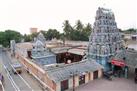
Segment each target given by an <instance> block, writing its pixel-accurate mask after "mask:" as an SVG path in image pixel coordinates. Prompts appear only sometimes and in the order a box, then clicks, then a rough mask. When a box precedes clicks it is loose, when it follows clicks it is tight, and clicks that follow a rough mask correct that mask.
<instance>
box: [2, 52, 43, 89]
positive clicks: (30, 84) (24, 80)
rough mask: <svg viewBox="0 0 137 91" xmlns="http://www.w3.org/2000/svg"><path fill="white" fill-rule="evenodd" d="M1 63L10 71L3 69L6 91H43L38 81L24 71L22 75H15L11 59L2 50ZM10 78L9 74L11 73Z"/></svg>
mask: <svg viewBox="0 0 137 91" xmlns="http://www.w3.org/2000/svg"><path fill="white" fill-rule="evenodd" d="M0 62H1V64H2V63H3V64H4V65H5V67H6V69H7V70H8V71H7V72H6V70H5V69H4V67H2V69H3V71H2V74H3V75H4V77H5V91H42V89H41V87H40V84H39V83H38V82H37V81H36V79H35V78H34V77H33V76H32V75H30V74H28V73H27V72H26V71H25V70H24V69H23V72H22V74H21V75H20V76H19V75H15V74H13V73H12V71H11V70H12V67H11V58H10V57H9V56H8V54H7V53H6V52H2V51H1V49H0ZM9 71H10V74H9V76H7V74H8V73H9Z"/></svg>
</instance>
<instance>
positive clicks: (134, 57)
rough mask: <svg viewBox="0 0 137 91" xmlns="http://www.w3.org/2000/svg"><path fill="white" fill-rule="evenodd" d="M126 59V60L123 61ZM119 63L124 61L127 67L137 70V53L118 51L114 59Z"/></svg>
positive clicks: (127, 50) (133, 51)
mask: <svg viewBox="0 0 137 91" xmlns="http://www.w3.org/2000/svg"><path fill="white" fill-rule="evenodd" d="M123 58H125V60H124V59H123ZM113 59H116V60H117V61H121V60H123V61H124V62H125V64H126V65H127V66H130V67H133V68H137V51H136V50H133V49H125V50H121V51H118V52H117V54H116V55H115V56H114V57H113Z"/></svg>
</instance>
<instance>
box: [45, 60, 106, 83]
mask: <svg viewBox="0 0 137 91" xmlns="http://www.w3.org/2000/svg"><path fill="white" fill-rule="evenodd" d="M99 69H103V67H102V66H101V65H100V64H98V63H97V62H95V61H93V60H91V61H89V60H88V59H85V60H83V61H80V62H75V63H71V64H58V65H57V64H56V66H45V71H46V72H47V73H48V76H49V77H50V78H51V79H52V80H53V81H54V82H56V83H57V82H60V81H63V80H67V79H69V78H71V77H72V75H82V74H85V73H87V72H94V71H96V70H99Z"/></svg>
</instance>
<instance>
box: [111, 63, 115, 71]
mask: <svg viewBox="0 0 137 91" xmlns="http://www.w3.org/2000/svg"><path fill="white" fill-rule="evenodd" d="M111 67H112V73H114V65H113V64H112V65H111Z"/></svg>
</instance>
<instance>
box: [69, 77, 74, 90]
mask: <svg viewBox="0 0 137 91" xmlns="http://www.w3.org/2000/svg"><path fill="white" fill-rule="evenodd" d="M74 80H75V79H74ZM70 88H73V77H72V78H70V79H69V89H70Z"/></svg>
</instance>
